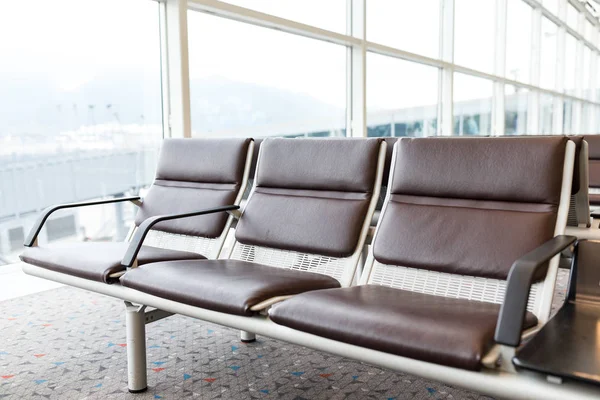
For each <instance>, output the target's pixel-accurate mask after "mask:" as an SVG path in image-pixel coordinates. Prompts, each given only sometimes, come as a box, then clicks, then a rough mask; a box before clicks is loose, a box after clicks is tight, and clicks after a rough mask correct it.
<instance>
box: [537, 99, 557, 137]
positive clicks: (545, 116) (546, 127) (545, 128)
mask: <svg viewBox="0 0 600 400" xmlns="http://www.w3.org/2000/svg"><path fill="white" fill-rule="evenodd" d="M553 114H554V97H553V96H551V95H549V94H545V93H544V94H540V122H539V124H540V126H539V128H540V133H541V134H542V135H552V134H553V133H554V129H553V126H552V123H553V121H554V119H553Z"/></svg>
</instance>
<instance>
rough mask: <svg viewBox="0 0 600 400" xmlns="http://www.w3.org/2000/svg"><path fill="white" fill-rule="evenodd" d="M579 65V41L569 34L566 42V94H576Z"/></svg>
mask: <svg viewBox="0 0 600 400" xmlns="http://www.w3.org/2000/svg"><path fill="white" fill-rule="evenodd" d="M576 63H577V39H575V36H573V35H569V34H567V37H566V42H565V80H564V83H565V93H567V94H571V95H573V94H575V72H576V71H575V67H576Z"/></svg>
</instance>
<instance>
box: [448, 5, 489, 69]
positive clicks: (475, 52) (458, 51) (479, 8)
mask: <svg viewBox="0 0 600 400" xmlns="http://www.w3.org/2000/svg"><path fill="white" fill-rule="evenodd" d="M495 4H496V3H495V1H494V0H456V1H455V3H454V7H455V10H454V61H455V62H456V64H459V65H463V66H465V67H469V68H472V69H476V70H480V71H485V72H490V73H492V72H493V71H494V47H495V46H494V43H495V40H494V39H495V31H494V29H495Z"/></svg>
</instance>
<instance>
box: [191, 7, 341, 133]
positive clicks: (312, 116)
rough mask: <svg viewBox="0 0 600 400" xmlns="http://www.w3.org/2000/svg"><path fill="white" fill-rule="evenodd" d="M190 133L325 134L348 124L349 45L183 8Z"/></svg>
mask: <svg viewBox="0 0 600 400" xmlns="http://www.w3.org/2000/svg"><path fill="white" fill-rule="evenodd" d="M188 31H189V49H190V51H189V55H190V80H191V82H190V93H191V94H190V96H191V113H192V130H193V132H192V134H193V136H221V137H223V136H238V137H240V136H241V137H263V136H324V135H325V136H330V135H335V136H339V135H344V134H345V128H346V48H345V47H344V46H339V45H335V44H332V43H328V42H323V41H320V40H314V39H308V38H305V37H301V36H296V35H291V34H288V33H283V32H280V31H275V30H272V29H267V28H261V27H258V26H254V25H249V24H245V23H241V22H238V21H233V20H228V19H224V18H219V17H216V16H213V15H209V14H203V13H199V12H194V11H190V12H188Z"/></svg>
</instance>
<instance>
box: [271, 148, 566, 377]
mask: <svg viewBox="0 0 600 400" xmlns="http://www.w3.org/2000/svg"><path fill="white" fill-rule="evenodd" d="M395 147H396V148H395V153H394V158H393V164H392V168H391V169H392V176H391V177H390V184H389V187H388V193H387V197H386V201H385V204H384V207H383V210H382V215H381V218H380V221H379V224H378V227H377V231H376V233H375V237H374V240H373V246H372V249H371V250H370V253H369V257H368V259H367V262H366V265H365V272H364V273H363V275H362V278H361V285H360V286H355V287H350V288H342V289H330V290H321V291H315V292H310V293H305V294H301V295H298V296H295V297H293V298H291V299H288V300H285V301H283V302H282V303H279V304H277V305H275V306H274V307H273V308H272V309H271V310H270V312H269V315H270V318H271V320H272V321H274V322H275V323H277V324H280V325H285V326H287V327H290V328H293V329H296V330H299V331H303V332H307V333H310V334H313V335H316V336H320V337H323V338H327V339H333V340H336V341H339V342H344V343H349V344H353V345H356V346H361V347H363V348H367V349H372V350H377V351H381V352H385V353H391V354H394V355H399V356H402V357H405V358H406V359H416V360H421V361H426V362H429V363H435V364H441V365H444V366H450V367H455V368H461V369H468V370H479V369H480V368H481V367H482V364H483V363H484V362H485V364H486V365H488V366H494V365H495V363H496V361H498V354H497V353H496V352H495V351H493V350H494V349H495V348H496V344H498V343H502V344H505V345H506V344H508V345H511V346H516V345H518V343H519V341H520V338H521V334H522V329H529V328H533V327H535V326H536V325H538V324H543V323H544V322H545V321H546V320H547V319H548V316H549V313H550V306H551V300H552V296H553V292H554V283H555V278H556V273H557V264H558V258H557V257H554V256H555V255H556V254H559V253H560V251H561V250H563V249H564V248H566V247H567V246H569V245H570V244H571V243H572V242H573V241H574V238H571V237H565V236H557V237H555V235H561V234H562V233H563V232H564V229H565V224H566V219H567V212H568V206H569V204H568V203H569V195H570V191H571V177H572V167H573V157H574V151H573V148H574V145H573V143H572V142H570V141H568V139H567V138H565V137H555V138H521V139H513V138H468V139H467V138H424V139H401V140H399V141H398V143H397V144H396V145H395ZM539 246H541V247H539ZM534 249H535V250H536V252H535V253H530V254H529V256H528V257H529V258H526V259H524V260H521V262H517V263H515V261H516V260H518V259H520V257H522V256H524V255H525V254H528V253H529V252H531V251H533V250H534ZM531 254H533V255H531ZM550 257H552V262H551V263H550V265H549V267H548V268H546V266H547V265H548V264H547V263H546V261H547V260H548V259H550ZM540 260H541V261H540ZM513 263H515V267H513V268H512V269H511V265H513ZM507 280H508V291H507ZM531 281H533V285H531V286H530V284H531V283H532V282H531ZM529 293H531V295H530V296H528V294H529ZM501 305H502V307H503V311H502V313H501V311H500V309H501ZM499 315H501V316H502V317H500V316H499ZM499 318H505V321H504V323H505V324H503V325H502V327H501V328H500V327H499V328H498V329H499V330H501V334H500V335H496V340H494V337H495V336H494V335H495V331H496V329H497V322H498V320H499ZM507 321H508V322H509V324H508V325H510V327H507V325H506V322H507ZM315 340H317V339H315ZM330 346H333V345H330ZM395 365H397V366H398V368H399V369H401V370H402V366H404V368H405V369H404V370H405V371H406V372H409V373H411V372H412V373H419V372H418V371H423V369H420V368H421V367H419V366H418V365H417V366H415V364H414V363H413V364H411V363H410V360H408V361H406V362H403V361H402V359H399V360H398V361H397V363H396V364H395ZM411 366H412V367H414V368H417V369H411ZM439 378H440V379H443V377H442V376H440V377H439Z"/></svg>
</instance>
